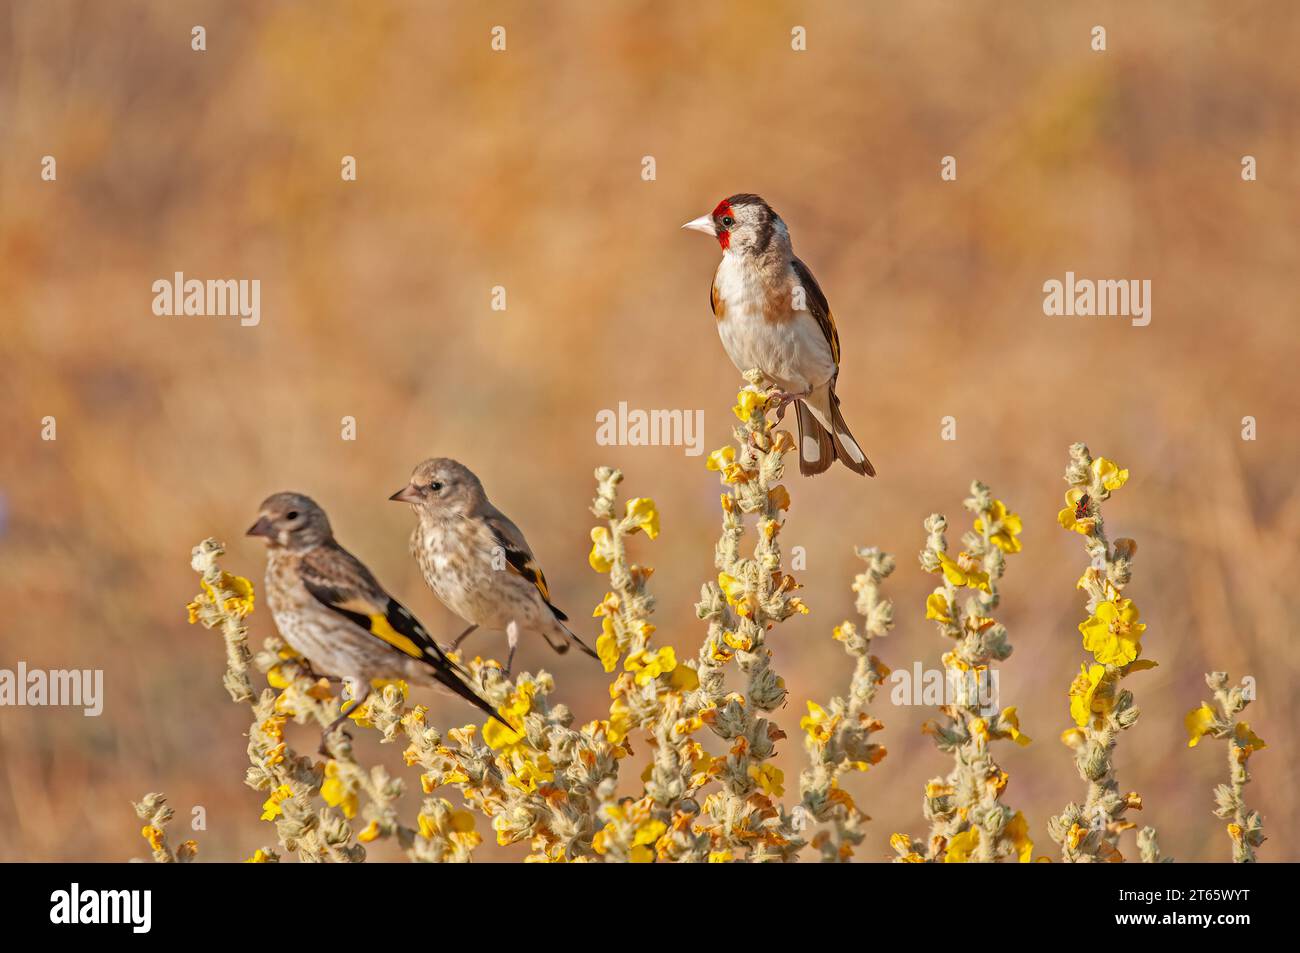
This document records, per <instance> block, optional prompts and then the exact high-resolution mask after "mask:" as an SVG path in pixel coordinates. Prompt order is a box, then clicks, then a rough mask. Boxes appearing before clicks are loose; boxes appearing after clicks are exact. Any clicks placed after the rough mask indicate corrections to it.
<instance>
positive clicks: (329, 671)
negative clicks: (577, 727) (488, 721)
mask: <svg viewBox="0 0 1300 953" xmlns="http://www.w3.org/2000/svg"><path fill="white" fill-rule="evenodd" d="M248 535H249V536H261V537H263V538H264V539H265V540H266V601H267V604H268V605H269V606H270V607H271V614H272V615H273V616H274V617H275V624H276V627H277V628H278V629H279V630H280V634H281V635H282V636H284V640H285V641H286V642H288V643H289V645H290V646H292V647H293V649H294V651H296V652H298V653H299V654H300V655H303V656H304V657H306V659H307V660H308V662H310V664H311V666H312V668H313V670H315V671H317V672H319V673H321V674H323V675H333V676H339V677H341V678H342V679H343V680H344V681H345V682H347V683H348V686H349V688H350V689H351V694H352V697H353V698H354V699H356V703H357V704H358V705H359V704H361V703H362V702H363V701H365V699H366V696H367V695H369V694H370V682H371V679H377V678H402V679H406V680H407V681H409V682H411V683H413V684H416V685H434V686H441V687H443V688H446V689H449V690H450V691H451V692H452V693H453V694H456V695H459V696H460V697H461V698H463V699H465V700H466V701H468V702H469V703H470V704H472V705H474V706H475V707H476V708H478V709H479V710H480V711H483V712H485V713H486V714H488V715H490V716H491V717H493V718H496V719H497V721H501V722H502V724H506V722H504V721H503V720H502V719H501V718H499V717H498V716H497V714H496V712H495V711H494V710H493V708H492V706H491V705H490V704H488V703H487V702H486V701H484V700H483V699H482V698H480V697H479V696H478V695H477V694H476V693H475V692H474V690H473V689H472V688H470V687H469V685H467V684H466V683H465V682H464V681H463V679H462V678H461V674H460V670H459V669H458V668H457V667H456V665H455V664H454V663H453V662H452V661H451V660H450V659H448V658H447V656H446V655H444V654H443V651H442V649H440V648H439V647H438V644H437V643H436V642H434V641H433V639H432V638H430V637H429V633H428V632H427V631H426V630H425V628H424V626H422V625H420V623H419V622H418V621H416V619H415V617H414V616H413V615H411V613H410V612H408V611H407V609H406V607H405V606H403V605H402V604H401V603H399V602H398V601H397V600H396V599H394V598H393V597H392V596H390V595H389V594H388V593H387V592H385V591H384V587H383V586H381V585H380V584H379V583H378V582H377V581H376V580H375V577H374V576H373V575H371V573H370V570H369V569H367V568H366V567H365V566H364V565H363V564H362V563H361V561H360V560H359V559H357V558H356V557H355V556H353V555H352V554H351V553H350V552H348V551H347V550H346V549H344V548H343V547H342V546H340V545H339V544H338V543H337V542H336V541H335V539H334V534H333V532H332V530H331V529H330V522H329V518H328V517H327V516H326V515H325V511H324V510H322V509H321V508H320V507H319V506H317V505H316V503H315V502H313V501H312V500H311V499H310V498H308V497H306V496H303V495H302V494H301V493H276V494H275V495H273V496H269V497H267V498H266V500H265V501H264V502H263V503H262V507H261V511H260V512H259V513H258V515H257V522H256V523H254V524H253V525H252V526H251V527H250V528H249V530H248ZM346 718H347V715H346V714H341V715H339V717H338V718H336V719H335V720H334V722H333V723H332V724H331V725H330V726H329V727H328V728H326V729H325V732H324V735H326V736H328V735H329V733H330V732H331V731H333V730H334V729H335V728H337V727H338V726H339V725H341V724H342V723H343V721H344V719H346ZM321 745H322V749H323V748H324V740H323V739H322V742H321Z"/></svg>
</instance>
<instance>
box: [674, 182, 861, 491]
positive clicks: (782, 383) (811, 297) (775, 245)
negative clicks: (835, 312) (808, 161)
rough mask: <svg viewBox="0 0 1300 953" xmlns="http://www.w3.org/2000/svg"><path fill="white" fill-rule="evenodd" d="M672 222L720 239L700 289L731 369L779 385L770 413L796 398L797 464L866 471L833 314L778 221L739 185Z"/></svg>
mask: <svg viewBox="0 0 1300 953" xmlns="http://www.w3.org/2000/svg"><path fill="white" fill-rule="evenodd" d="M682 228H690V229H694V230H695V231H697V232H704V233H706V234H708V235H712V236H714V237H715V238H717V240H718V244H719V245H721V246H722V263H721V264H719V265H718V270H717V272H716V273H715V274H714V276H713V287H712V288H710V289H709V304H710V305H711V306H712V308H713V314H714V316H715V317H716V318H717V319H718V334H719V335H720V336H721V338H722V346H723V348H725V349H726V352H727V356H728V357H730V358H731V362H732V363H733V364H735V365H736V368H737V369H738V370H739V371H741V372H742V373H743V372H745V371H747V370H750V369H751V368H757V369H758V370H760V371H762V373H763V375H764V376H765V377H767V379H768V380H770V381H771V382H772V383H773V384H774V385H776V387H778V388H780V390H781V391H782V396H781V405H780V410H779V411H778V413H777V419H778V420H779V419H780V418H781V417H783V416H784V415H785V408H786V405H787V404H788V403H789V402H790V401H796V404H795V406H796V409H797V411H798V419H799V472H800V473H803V474H805V475H811V474H815V473H821V472H823V471H824V470H826V469H827V468H828V467H829V466H830V465H831V463H833V462H834V461H835V460H839V461H840V462H841V463H843V464H844V465H845V466H846V467H848V468H849V469H850V470H852V471H853V472H854V473H860V474H864V475H866V476H875V475H876V471H875V468H874V467H872V466H871V461H870V460H868V459H867V455H866V454H865V453H863V452H862V448H861V447H860V446H858V442H857V441H856V440H854V439H853V435H852V434H851V433H849V428H848V424H846V423H845V422H844V416H843V414H841V413H840V402H839V398H837V397H836V396H835V379H836V377H837V376H838V375H839V372H840V335H839V332H838V331H836V329H835V319H834V318H833V317H832V316H831V309H830V305H829V304H827V302H826V296H825V295H824V294H822V289H821V288H820V287H819V286H818V284H817V279H816V278H814V277H813V275H812V272H811V271H809V270H808V266H807V265H805V264H804V263H803V262H802V261H800V260H799V259H798V258H796V257H795V254H794V249H793V247H792V246H791V244H790V232H789V230H787V229H786V227H785V222H783V221H781V217H780V216H779V215H777V214H776V212H774V211H772V208H771V206H769V205H768V204H767V203H766V202H764V201H763V199H762V198H760V197H759V196H757V195H749V194H740V195H733V196H731V197H730V198H726V199H723V200H722V201H721V202H719V203H718V206H717V208H715V209H714V210H713V212H712V213H710V214H709V215H702V216H700V217H699V218H697V219H694V220H693V221H690V222H687V223H686V224H685V225H683V226H682Z"/></svg>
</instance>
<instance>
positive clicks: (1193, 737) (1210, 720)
mask: <svg viewBox="0 0 1300 953" xmlns="http://www.w3.org/2000/svg"><path fill="white" fill-rule="evenodd" d="M1216 720H1217V719H1216V718H1215V715H1214V709H1213V708H1211V707H1210V706H1209V705H1207V704H1205V702H1201V706H1200V707H1199V708H1193V709H1192V710H1191V711H1189V712H1188V713H1187V715H1186V716H1185V717H1184V718H1183V725H1184V727H1186V728H1187V747H1189V748H1195V747H1196V746H1197V745H1199V744H1200V743H1201V739H1202V738H1204V737H1205V736H1206V735H1208V734H1209V733H1210V732H1211V731H1213V730H1214V723H1215V721H1216Z"/></svg>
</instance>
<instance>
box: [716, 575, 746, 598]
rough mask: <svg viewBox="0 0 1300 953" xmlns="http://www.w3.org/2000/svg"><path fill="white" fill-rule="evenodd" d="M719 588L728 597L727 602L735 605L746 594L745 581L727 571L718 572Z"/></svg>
mask: <svg viewBox="0 0 1300 953" xmlns="http://www.w3.org/2000/svg"><path fill="white" fill-rule="evenodd" d="M718 588H719V589H721V590H722V594H723V595H724V596H726V597H727V602H729V603H730V604H731V605H733V606H734V605H735V604H736V603H737V602H738V601H740V598H741V597H742V596H743V595H744V594H745V584H744V582H742V581H741V580H739V579H737V578H736V577H735V576H732V575H730V574H728V573H725V572H720V573H718Z"/></svg>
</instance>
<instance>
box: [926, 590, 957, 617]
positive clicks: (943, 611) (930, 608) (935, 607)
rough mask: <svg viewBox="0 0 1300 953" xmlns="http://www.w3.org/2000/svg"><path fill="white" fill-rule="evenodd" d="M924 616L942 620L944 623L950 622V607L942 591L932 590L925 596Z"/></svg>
mask: <svg viewBox="0 0 1300 953" xmlns="http://www.w3.org/2000/svg"><path fill="white" fill-rule="evenodd" d="M925 617H926V618H927V619H934V620H935V621H937V622H942V623H943V624H944V625H951V624H952V608H951V607H950V606H949V605H948V600H947V599H945V598H944V595H943V593H942V592H932V593H930V594H929V595H928V596H926V599H925Z"/></svg>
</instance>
